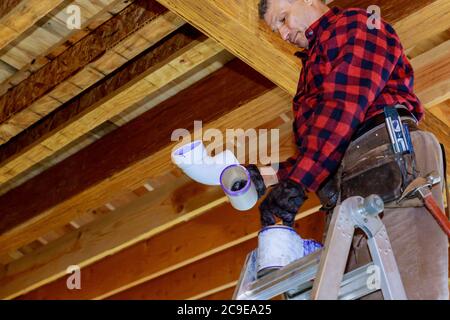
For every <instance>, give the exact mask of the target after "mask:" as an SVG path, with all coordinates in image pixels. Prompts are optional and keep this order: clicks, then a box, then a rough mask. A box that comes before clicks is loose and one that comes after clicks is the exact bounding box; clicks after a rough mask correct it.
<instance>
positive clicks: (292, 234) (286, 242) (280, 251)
mask: <svg viewBox="0 0 450 320" xmlns="http://www.w3.org/2000/svg"><path fill="white" fill-rule="evenodd" d="M303 256H304V250H303V239H302V238H300V236H299V235H298V234H297V232H296V231H295V230H294V229H293V228H290V227H287V226H280V225H274V226H269V227H265V228H263V229H262V230H261V231H260V232H259V234H258V258H257V260H258V266H257V272H258V277H262V276H263V275H264V274H266V273H268V272H270V271H271V270H275V269H280V268H282V267H284V266H286V265H288V264H289V263H291V262H293V261H295V260H297V259H300V258H302V257H303Z"/></svg>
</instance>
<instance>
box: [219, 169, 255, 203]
mask: <svg viewBox="0 0 450 320" xmlns="http://www.w3.org/2000/svg"><path fill="white" fill-rule="evenodd" d="M237 182H242V184H243V185H242V186H241V188H240V189H238V190H233V188H232V187H233V186H234V185H235V184H236V183H237ZM220 184H221V186H222V189H223V191H224V192H225V194H226V195H227V197H228V199H229V200H230V203H231V205H232V206H233V207H234V208H235V209H237V210H240V211H245V210H250V209H251V208H253V206H254V205H255V204H256V202H257V201H258V192H257V191H256V187H255V185H254V184H253V182H252V180H251V179H250V173H249V172H248V170H247V169H246V168H245V167H243V166H241V165H238V164H233V165H231V166H228V167H226V168H225V169H224V170H223V172H222V174H221V176H220Z"/></svg>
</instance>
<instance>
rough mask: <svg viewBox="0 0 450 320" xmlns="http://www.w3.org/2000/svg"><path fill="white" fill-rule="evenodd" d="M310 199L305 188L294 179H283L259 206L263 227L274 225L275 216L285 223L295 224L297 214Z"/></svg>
mask: <svg viewBox="0 0 450 320" xmlns="http://www.w3.org/2000/svg"><path fill="white" fill-rule="evenodd" d="M306 199H308V197H307V196H306V192H305V190H304V188H303V187H302V186H301V185H299V184H297V183H295V182H294V181H292V180H289V179H287V180H282V181H281V182H280V183H278V184H277V185H275V186H274V187H273V188H272V190H271V191H270V193H269V194H268V195H267V197H266V198H265V199H264V200H263V202H262V203H261V204H260V206H259V211H260V214H261V224H262V226H263V227H266V226H270V225H274V224H275V223H276V221H275V217H278V218H280V219H281V220H283V224H284V225H286V226H289V227H292V226H294V220H295V215H296V214H297V212H298V210H299V209H300V207H301V206H302V204H303V203H304V202H305V200H306Z"/></svg>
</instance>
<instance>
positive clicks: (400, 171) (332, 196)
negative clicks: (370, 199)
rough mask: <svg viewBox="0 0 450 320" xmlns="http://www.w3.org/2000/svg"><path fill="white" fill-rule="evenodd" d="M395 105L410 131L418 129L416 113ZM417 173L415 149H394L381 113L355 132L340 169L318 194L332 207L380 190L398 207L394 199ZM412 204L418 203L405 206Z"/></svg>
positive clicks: (391, 205)
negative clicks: (407, 150) (396, 151)
mask: <svg viewBox="0 0 450 320" xmlns="http://www.w3.org/2000/svg"><path fill="white" fill-rule="evenodd" d="M396 108H397V111H398V113H399V115H400V117H401V120H402V122H403V123H404V124H405V123H406V124H407V125H408V127H409V130H410V132H412V131H415V130H418V128H417V121H416V119H415V117H414V116H413V115H412V114H411V113H410V112H409V111H408V110H407V109H406V108H405V107H403V106H396ZM416 177H417V172H416V168H415V156H414V153H411V154H403V155H402V154H395V153H394V151H393V149H392V144H391V140H390V138H389V133H388V131H387V128H386V125H385V117H384V114H380V115H377V116H375V117H373V118H371V119H370V120H369V121H367V122H365V123H364V124H363V125H362V126H361V128H360V129H359V130H358V131H357V132H356V134H355V135H354V138H353V140H352V142H351V143H350V145H349V146H348V148H347V150H346V152H345V155H344V157H343V159H342V162H341V164H340V167H339V169H338V171H337V173H336V174H335V175H333V176H332V177H330V178H329V179H328V180H327V181H326V182H325V184H324V185H323V186H322V188H321V189H320V190H319V191H318V193H317V194H318V196H319V198H320V200H321V202H322V206H323V209H325V210H331V209H332V208H334V207H335V206H336V204H337V203H340V202H341V201H343V200H345V199H346V198H348V197H351V196H361V197H367V196H369V195H371V194H378V195H379V196H380V197H381V198H382V199H383V200H384V202H385V206H386V207H398V206H399V205H398V204H396V202H395V200H396V199H398V198H400V196H401V194H402V193H403V190H404V189H405V188H406V186H408V185H409V183H410V182H411V181H412V180H414V179H415V178H416ZM411 205H412V206H416V205H418V203H411V202H410V203H402V206H411Z"/></svg>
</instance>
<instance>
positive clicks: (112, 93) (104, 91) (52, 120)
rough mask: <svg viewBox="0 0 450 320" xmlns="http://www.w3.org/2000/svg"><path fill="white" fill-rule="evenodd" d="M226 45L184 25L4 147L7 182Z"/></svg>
mask: <svg viewBox="0 0 450 320" xmlns="http://www.w3.org/2000/svg"><path fill="white" fill-rule="evenodd" d="M222 51H223V49H222V47H221V46H219V45H218V44H217V43H216V42H214V41H212V40H209V39H205V38H204V37H203V36H201V35H200V34H199V33H198V32H197V31H195V29H193V28H191V27H190V26H186V27H182V28H180V29H179V30H177V31H176V32H174V33H173V34H171V35H169V36H167V37H166V38H164V39H163V40H162V41H161V42H160V43H158V44H157V45H155V46H154V47H152V48H150V49H148V50H147V51H144V52H143V53H142V54H141V55H139V56H137V57H136V58H134V59H133V60H131V61H130V62H128V63H127V64H125V65H124V66H122V67H121V68H119V69H118V70H116V71H115V72H113V73H112V74H110V75H109V76H108V77H106V78H104V79H103V80H101V81H100V82H98V83H96V84H95V85H94V86H91V87H90V88H89V89H87V90H85V91H84V92H83V93H81V94H80V95H79V96H77V97H75V98H74V99H72V100H70V101H69V102H67V103H65V104H64V105H62V106H61V107H60V108H58V109H57V110H55V111H54V112H53V113H51V114H50V115H48V116H46V117H45V118H43V119H42V120H41V121H39V122H38V123H37V124H36V125H34V126H32V127H30V128H28V129H26V130H25V131H23V132H22V133H21V134H20V135H18V136H16V137H14V138H13V139H12V140H11V141H10V142H9V143H8V144H5V145H3V146H0V150H1V151H0V154H1V155H0V162H1V163H2V164H3V166H2V167H1V168H0V182H1V183H5V182H7V181H9V180H10V179H12V178H14V177H16V176H17V175H18V174H20V173H22V172H24V171H25V170H27V169H29V168H30V167H31V166H32V165H34V164H36V163H38V162H40V161H42V160H43V159H45V158H47V157H49V156H50V155H52V154H54V153H55V152H57V151H58V150H61V149H62V148H63V147H65V146H67V145H68V144H70V143H71V142H73V141H74V140H76V139H77V138H79V137H81V136H82V135H84V134H86V133H88V132H89V131H90V130H92V129H94V128H96V127H97V126H98V125H100V124H102V123H103V122H105V121H107V120H109V119H111V118H113V117H114V116H116V115H118V114H119V113H120V112H122V111H124V110H126V109H127V108H129V107H130V106H132V105H133V104H135V103H138V102H139V101H141V100H142V99H144V98H145V97H147V96H148V95H150V94H152V93H154V92H156V91H157V90H158V89H159V88H161V87H163V86H164V85H166V84H168V83H170V82H171V81H173V80H175V79H177V78H178V77H180V76H182V75H183V74H184V73H186V72H188V71H190V70H192V69H193V68H195V67H197V66H198V65H199V64H201V63H202V62H204V61H205V60H207V59H209V58H211V57H213V56H215V55H217V54H219V53H220V52H222Z"/></svg>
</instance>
